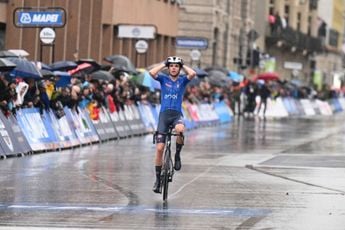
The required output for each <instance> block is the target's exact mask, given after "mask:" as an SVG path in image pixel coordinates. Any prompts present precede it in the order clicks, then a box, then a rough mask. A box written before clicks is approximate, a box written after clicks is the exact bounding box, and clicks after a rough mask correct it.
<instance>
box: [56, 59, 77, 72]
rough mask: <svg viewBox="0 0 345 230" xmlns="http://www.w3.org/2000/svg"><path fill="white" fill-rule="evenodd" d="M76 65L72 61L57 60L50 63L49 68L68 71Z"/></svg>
mask: <svg viewBox="0 0 345 230" xmlns="http://www.w3.org/2000/svg"><path fill="white" fill-rule="evenodd" d="M77 66H78V64H77V63H75V62H74V61H57V62H54V63H53V64H51V65H50V67H51V70H53V71H56V70H59V71H68V70H72V69H75V68H76V67H77Z"/></svg>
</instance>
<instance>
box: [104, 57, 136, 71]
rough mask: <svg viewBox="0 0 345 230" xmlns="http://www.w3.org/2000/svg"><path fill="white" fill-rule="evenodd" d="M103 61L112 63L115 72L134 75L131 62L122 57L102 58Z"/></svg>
mask: <svg viewBox="0 0 345 230" xmlns="http://www.w3.org/2000/svg"><path fill="white" fill-rule="evenodd" d="M104 60H105V61H107V62H110V63H112V66H113V67H114V69H115V70H120V71H125V72H129V73H136V72H137V71H136V69H135V67H134V65H133V63H132V62H131V60H130V59H129V58H128V57H126V56H123V55H112V56H108V57H105V58H104Z"/></svg>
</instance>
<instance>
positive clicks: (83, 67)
mask: <svg viewBox="0 0 345 230" xmlns="http://www.w3.org/2000/svg"><path fill="white" fill-rule="evenodd" d="M92 69H93V66H92V65H91V64H89V63H86V62H85V63H82V64H79V65H78V66H77V67H76V68H75V69H71V70H68V73H69V74H71V75H74V74H76V73H79V72H81V71H84V72H87V73H88V71H90V70H92Z"/></svg>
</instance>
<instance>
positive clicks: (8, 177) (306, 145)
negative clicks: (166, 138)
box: [0, 114, 345, 230]
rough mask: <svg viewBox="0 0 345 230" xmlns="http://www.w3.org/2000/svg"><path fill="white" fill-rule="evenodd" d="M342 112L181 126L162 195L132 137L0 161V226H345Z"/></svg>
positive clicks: (147, 145) (324, 229)
mask: <svg viewBox="0 0 345 230" xmlns="http://www.w3.org/2000/svg"><path fill="white" fill-rule="evenodd" d="M344 121H345V115H344V114H342V115H336V116H332V117H313V118H305V119H302V118H289V119H281V120H267V121H263V120H258V119H251V120H243V119H240V120H235V121H234V122H232V123H230V124H226V125H222V126H215V127H204V128H199V129H196V130H191V131H189V132H188V133H187V134H186V145H185V148H184V149H183V153H182V154H183V155H182V164H183V165H182V170H181V171H180V172H178V173H176V174H175V177H174V181H173V183H172V184H171V185H170V190H169V192H170V194H169V201H168V202H167V203H163V202H162V196H161V195H159V194H155V193H153V192H152V190H151V189H152V185H153V180H154V167H153V156H154V145H153V144H152V136H151V135H148V136H141V137H135V138H130V139H122V140H119V141H111V142H106V143H102V144H98V145H92V146H86V147H83V148H76V149H73V150H65V151H61V152H49V153H44V154H36V155H32V156H26V157H22V158H11V159H6V160H1V161H0V186H1V187H0V229H54V228H57V229H83V228H87V229H185V230H188V229H218V230H225V229H234V230H243V229H256V230H259V229H260V230H273V229H287V230H293V229H303V230H309V229H311V230H315V229H320V230H328V229H329V230H344V229H345V195H344V194H345V154H344V153H345V151H344V150H345V135H344V133H345V125H344Z"/></svg>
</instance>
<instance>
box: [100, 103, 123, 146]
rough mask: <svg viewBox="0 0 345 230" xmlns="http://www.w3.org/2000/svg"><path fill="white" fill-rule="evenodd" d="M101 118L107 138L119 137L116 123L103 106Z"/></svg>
mask: <svg viewBox="0 0 345 230" xmlns="http://www.w3.org/2000/svg"><path fill="white" fill-rule="evenodd" d="M99 118H100V121H101V123H102V125H103V129H104V131H105V133H106V136H107V139H108V140H109V139H117V138H119V134H118V132H117V130H116V127H115V124H114V123H113V122H112V120H111V117H110V114H109V112H108V110H107V109H106V108H105V107H103V106H102V107H101V110H100V115H99Z"/></svg>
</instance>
